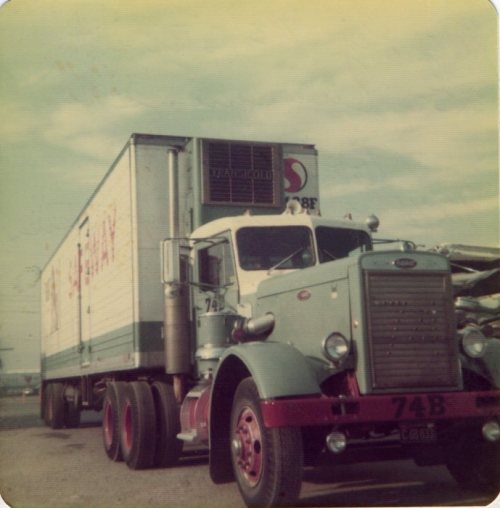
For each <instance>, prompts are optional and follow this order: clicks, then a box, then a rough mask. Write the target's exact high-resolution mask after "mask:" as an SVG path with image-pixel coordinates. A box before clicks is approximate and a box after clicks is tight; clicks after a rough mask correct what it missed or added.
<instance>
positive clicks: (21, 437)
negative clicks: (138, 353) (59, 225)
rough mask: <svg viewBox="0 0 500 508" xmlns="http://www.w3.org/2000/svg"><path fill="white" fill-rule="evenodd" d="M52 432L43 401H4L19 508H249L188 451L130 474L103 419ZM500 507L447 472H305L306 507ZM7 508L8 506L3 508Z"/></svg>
mask: <svg viewBox="0 0 500 508" xmlns="http://www.w3.org/2000/svg"><path fill="white" fill-rule="evenodd" d="M84 415H85V416H84V418H83V424H82V426H81V428H79V429H72V430H68V429H63V430H51V429H49V428H47V427H44V426H43V424H42V422H41V421H40V420H39V418H38V397H26V398H24V399H23V398H22V397H14V398H4V399H0V493H1V495H2V497H3V499H4V500H5V501H6V502H7V503H8V505H9V506H10V507H12V508H28V507H30V508H44V507H51V508H58V507H60V508H77V507H78V508H84V507H85V508H90V507H96V508H97V507H99V508H113V507H120V508H129V507H130V508H132V507H133V508H140V507H151V508H157V507H158V508H159V507H180V506H182V507H200V508H201V507H204V508H211V507H214V508H215V507H218V508H224V507H228V508H229V507H231V508H237V507H242V506H243V503H242V501H241V498H240V495H239V493H238V489H237V487H236V484H234V483H231V484H227V485H222V486H216V485H214V484H213V483H212V482H211V480H210V478H209V476H208V459H207V455H206V454H205V453H203V452H202V451H199V450H195V449H188V450H187V451H186V453H185V454H184V456H183V458H182V460H181V463H180V464H179V465H178V466H176V467H175V468H171V469H155V470H147V471H131V470H129V469H128V468H127V467H126V466H125V465H124V464H123V463H113V462H111V461H109V460H108V459H107V457H106V455H105V453H104V451H103V449H102V443H101V439H102V438H101V428H100V426H99V424H100V415H99V414H96V413H92V412H88V413H84ZM492 502H493V504H497V503H498V505H499V506H500V498H499V499H498V500H497V501H496V502H495V500H494V499H493V498H492V496H491V495H490V496H488V495H486V494H485V493H483V492H474V491H465V490H462V489H460V488H459V487H458V486H457V485H456V484H455V482H454V481H453V480H452V478H451V477H450V475H449V474H448V472H447V470H446V469H445V468H444V467H441V466H435V467H429V468H419V467H417V466H415V465H414V464H413V462H412V461H409V460H398V461H390V462H372V463H363V464H350V465H342V466H336V467H319V468H316V469H306V471H305V475H304V483H303V487H302V492H301V497H300V501H299V505H300V506H486V505H488V504H490V503H492ZM0 506H1V503H0Z"/></svg>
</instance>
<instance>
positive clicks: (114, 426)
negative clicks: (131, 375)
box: [102, 381, 126, 462]
mask: <svg viewBox="0 0 500 508" xmlns="http://www.w3.org/2000/svg"><path fill="white" fill-rule="evenodd" d="M125 386H126V383H124V382H122V381H115V382H112V383H108V385H107V387H106V393H105V394H104V401H103V416H102V438H103V444H104V451H105V452H106V455H107V456H108V457H109V458H110V459H111V460H113V461H115V462H118V461H120V460H123V458H122V452H121V447H120V414H121V408H122V406H123V397H124V393H125Z"/></svg>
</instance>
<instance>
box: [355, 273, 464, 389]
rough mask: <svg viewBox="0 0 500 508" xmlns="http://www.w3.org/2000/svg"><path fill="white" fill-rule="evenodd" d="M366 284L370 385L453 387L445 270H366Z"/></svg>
mask: <svg viewBox="0 0 500 508" xmlns="http://www.w3.org/2000/svg"><path fill="white" fill-rule="evenodd" d="M365 288H366V296H367V310H368V312H367V328H368V341H369V349H370V353H371V354H370V367H371V368H370V370H371V381H372V388H373V389H374V390H377V389H381V390H394V389H398V388H405V389H408V388H415V389H418V388H427V389H428V388H453V387H457V386H458V384H459V379H460V378H459V370H458V358H457V356H458V344H457V340H456V337H455V330H454V320H453V307H452V303H451V302H452V299H451V290H450V278H449V275H448V274H443V273H428V272H426V273H418V272H413V273H411V274H403V273H401V272H367V273H366V276H365Z"/></svg>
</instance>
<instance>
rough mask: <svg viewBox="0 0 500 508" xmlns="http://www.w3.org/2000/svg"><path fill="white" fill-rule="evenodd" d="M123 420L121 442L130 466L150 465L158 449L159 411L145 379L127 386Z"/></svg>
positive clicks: (123, 452)
mask: <svg viewBox="0 0 500 508" xmlns="http://www.w3.org/2000/svg"><path fill="white" fill-rule="evenodd" d="M120 422H121V426H120V443H121V449H122V454H123V460H125V462H126V464H127V466H128V467H129V468H130V469H146V468H148V467H151V466H152V465H153V461H154V457H155V449H156V414H155V405H154V400H153V393H152V391H151V388H150V386H149V385H148V383H146V382H145V381H133V382H131V383H129V384H128V385H127V387H126V390H125V394H124V398H123V407H122V411H121V419H120Z"/></svg>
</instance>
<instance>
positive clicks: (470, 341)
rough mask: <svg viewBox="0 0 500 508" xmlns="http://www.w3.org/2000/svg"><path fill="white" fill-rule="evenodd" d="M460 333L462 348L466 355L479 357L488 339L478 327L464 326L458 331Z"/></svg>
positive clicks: (482, 354) (484, 349) (482, 353)
mask: <svg viewBox="0 0 500 508" xmlns="http://www.w3.org/2000/svg"><path fill="white" fill-rule="evenodd" d="M460 334H461V335H462V348H463V350H464V353H465V354H466V355H467V356H470V357H471V358H481V357H482V356H484V352H485V351H486V346H487V345H488V339H487V338H486V337H485V336H484V335H483V333H482V332H481V330H479V328H476V327H475V326H466V327H465V328H464V329H463V330H461V331H460Z"/></svg>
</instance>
